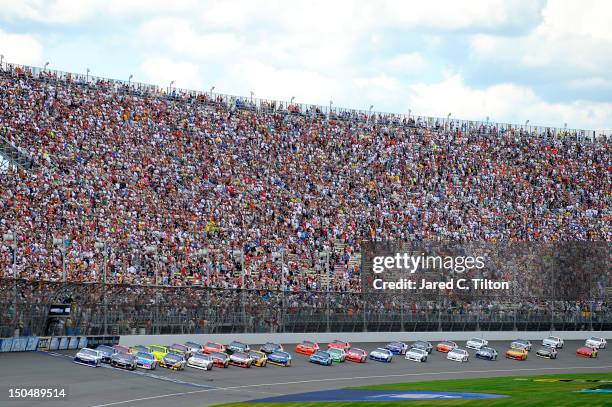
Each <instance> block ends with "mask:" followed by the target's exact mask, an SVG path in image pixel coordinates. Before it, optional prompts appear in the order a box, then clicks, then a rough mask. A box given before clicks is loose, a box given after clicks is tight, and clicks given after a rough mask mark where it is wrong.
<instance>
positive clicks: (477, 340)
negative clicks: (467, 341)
mask: <svg viewBox="0 0 612 407" xmlns="http://www.w3.org/2000/svg"><path fill="white" fill-rule="evenodd" d="M472 342H478V343H480V342H484V340H482V339H480V338H472Z"/></svg>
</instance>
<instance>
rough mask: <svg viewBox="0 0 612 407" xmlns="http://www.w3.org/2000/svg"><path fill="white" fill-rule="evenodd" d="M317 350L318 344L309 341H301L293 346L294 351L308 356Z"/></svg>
mask: <svg viewBox="0 0 612 407" xmlns="http://www.w3.org/2000/svg"><path fill="white" fill-rule="evenodd" d="M318 350H319V344H318V343H316V342H311V341H302V343H298V344H297V346H296V347H295V353H300V354H302V355H307V356H310V355H312V354H313V353H315V352H316V351H318Z"/></svg>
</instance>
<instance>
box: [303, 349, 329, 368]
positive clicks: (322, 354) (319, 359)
mask: <svg viewBox="0 0 612 407" xmlns="http://www.w3.org/2000/svg"><path fill="white" fill-rule="evenodd" d="M308 361H309V362H310V363H316V364H319V365H324V366H331V365H332V363H333V362H332V357H331V355H330V354H329V353H328V352H326V351H324V350H318V351H316V352H315V353H313V354H312V355H310V358H309V359H308Z"/></svg>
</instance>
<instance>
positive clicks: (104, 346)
mask: <svg viewBox="0 0 612 407" xmlns="http://www.w3.org/2000/svg"><path fill="white" fill-rule="evenodd" d="M96 350H99V351H101V352H110V353H113V348H111V347H110V346H106V345H100V346H98V347H97V348H96Z"/></svg>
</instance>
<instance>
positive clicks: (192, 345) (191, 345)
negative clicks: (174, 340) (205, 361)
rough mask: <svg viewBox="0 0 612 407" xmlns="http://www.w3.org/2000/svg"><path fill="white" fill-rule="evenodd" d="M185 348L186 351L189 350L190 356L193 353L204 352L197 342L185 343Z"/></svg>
mask: <svg viewBox="0 0 612 407" xmlns="http://www.w3.org/2000/svg"><path fill="white" fill-rule="evenodd" d="M185 346H186V347H187V349H189V352H191V354H192V355H193V354H194V353H197V352H203V351H204V347H203V346H202V345H201V344H199V343H197V342H191V341H189V342H185Z"/></svg>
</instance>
